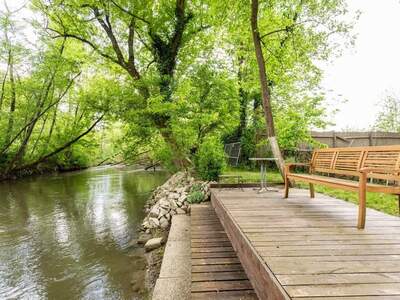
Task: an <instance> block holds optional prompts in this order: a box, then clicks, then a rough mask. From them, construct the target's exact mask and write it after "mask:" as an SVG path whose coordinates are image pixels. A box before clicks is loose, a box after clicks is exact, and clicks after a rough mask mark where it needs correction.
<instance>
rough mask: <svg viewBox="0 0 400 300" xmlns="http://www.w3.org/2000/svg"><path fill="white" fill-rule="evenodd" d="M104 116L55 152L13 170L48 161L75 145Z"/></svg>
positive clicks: (102, 116)
mask: <svg viewBox="0 0 400 300" xmlns="http://www.w3.org/2000/svg"><path fill="white" fill-rule="evenodd" d="M103 118H104V114H103V115H101V117H100V118H98V119H97V120H96V121H95V122H94V123H93V124H92V125H91V126H90V127H89V128H88V129H87V130H85V131H84V132H83V133H81V134H80V135H78V136H77V137H75V138H73V139H72V140H70V141H69V142H67V143H65V144H64V145H62V146H60V147H58V148H57V149H56V150H54V151H53V152H50V153H49V154H47V155H45V156H42V157H41V158H39V159H38V160H36V161H35V162H33V163H30V164H27V165H24V166H21V167H19V168H17V169H14V170H13V171H18V170H23V169H27V168H32V167H35V166H37V165H38V164H40V163H42V162H44V161H46V160H47V159H49V158H50V157H52V156H54V155H56V154H58V153H60V152H61V151H63V150H64V149H66V148H68V147H69V146H71V145H73V144H74V143H76V142H77V141H79V140H80V139H81V138H82V137H84V136H85V135H87V134H88V133H89V132H91V131H92V130H93V128H95V127H96V125H97V124H98V123H99V122H100V121H101V120H102V119H103Z"/></svg>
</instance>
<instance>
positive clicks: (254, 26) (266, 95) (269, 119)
mask: <svg viewBox="0 0 400 300" xmlns="http://www.w3.org/2000/svg"><path fill="white" fill-rule="evenodd" d="M251 30H252V36H253V42H254V49H255V52H256V58H257V65H258V71H259V78H260V86H261V95H262V103H263V108H264V115H265V123H266V124H267V134H268V141H269V144H270V145H271V150H272V153H273V155H274V157H275V158H276V163H277V166H278V169H279V172H280V173H281V175H282V177H284V164H285V162H284V160H283V156H282V153H281V150H280V148H279V145H278V141H277V139H276V134H275V124H274V119H273V116H272V107H271V96H270V91H269V86H268V80H267V73H266V69H265V61H264V55H263V52H262V47H261V36H260V32H259V30H258V0H252V1H251Z"/></svg>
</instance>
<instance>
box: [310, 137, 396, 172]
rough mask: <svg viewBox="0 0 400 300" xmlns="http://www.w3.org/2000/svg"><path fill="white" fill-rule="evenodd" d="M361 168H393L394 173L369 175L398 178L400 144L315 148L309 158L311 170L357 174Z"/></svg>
mask: <svg viewBox="0 0 400 300" xmlns="http://www.w3.org/2000/svg"><path fill="white" fill-rule="evenodd" d="M361 168H385V169H390V170H395V171H394V174H389V175H387V174H383V173H382V172H374V173H373V174H370V176H369V177H371V178H377V179H391V180H399V179H400V177H399V174H400V145H394V146H372V147H347V148H326V149H317V150H314V152H313V156H312V159H311V169H312V171H313V172H320V173H334V174H340V175H347V176H358V175H359V174H360V173H359V171H360V169H361Z"/></svg>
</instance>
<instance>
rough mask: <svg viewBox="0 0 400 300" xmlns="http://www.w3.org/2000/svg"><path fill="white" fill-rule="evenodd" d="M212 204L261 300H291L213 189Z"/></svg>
mask: <svg viewBox="0 0 400 300" xmlns="http://www.w3.org/2000/svg"><path fill="white" fill-rule="evenodd" d="M211 204H212V206H213V207H214V209H215V212H216V214H217V216H218V218H219V220H220V222H221V224H222V226H223V227H224V229H225V232H226V234H227V235H228V238H229V240H230V241H231V244H232V247H233V249H234V250H235V252H236V254H237V256H238V258H239V260H240V262H241V264H242V266H243V269H244V270H245V272H246V275H247V277H248V278H249V280H250V282H251V284H252V286H253V288H254V290H255V291H256V293H257V296H258V297H259V298H260V299H285V300H289V299H291V298H290V297H289V295H288V294H287V292H286V291H285V289H284V288H283V287H282V286H281V284H280V283H279V282H278V279H277V278H276V277H275V275H274V274H273V273H272V271H271V270H270V269H269V267H268V266H267V265H266V264H265V263H264V262H263V260H262V258H261V257H260V256H259V255H258V253H257V252H256V250H255V249H254V247H253V246H252V245H251V243H250V242H249V240H248V239H247V237H246V236H245V235H244V234H243V232H242V231H241V230H240V228H239V226H238V225H237V224H236V222H234V221H233V218H232V217H231V216H230V213H229V212H228V211H227V210H226V209H225V206H224V204H223V203H222V202H221V201H220V200H219V199H218V197H217V196H216V195H215V192H214V191H213V189H211Z"/></svg>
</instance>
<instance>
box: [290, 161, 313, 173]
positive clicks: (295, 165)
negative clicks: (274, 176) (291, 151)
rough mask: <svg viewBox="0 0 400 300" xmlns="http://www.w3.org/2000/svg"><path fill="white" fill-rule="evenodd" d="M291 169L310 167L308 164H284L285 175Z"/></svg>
mask: <svg viewBox="0 0 400 300" xmlns="http://www.w3.org/2000/svg"><path fill="white" fill-rule="evenodd" d="M292 167H311V164H310V163H287V164H285V173H290V168H292Z"/></svg>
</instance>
